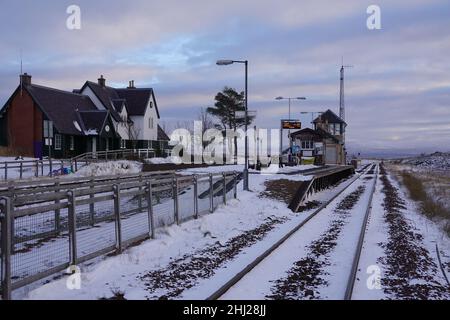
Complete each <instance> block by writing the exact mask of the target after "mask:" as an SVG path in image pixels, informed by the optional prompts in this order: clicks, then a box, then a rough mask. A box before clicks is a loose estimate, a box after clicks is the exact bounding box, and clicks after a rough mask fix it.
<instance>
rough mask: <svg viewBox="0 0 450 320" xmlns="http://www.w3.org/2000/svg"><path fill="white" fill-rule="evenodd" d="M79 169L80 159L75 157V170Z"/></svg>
mask: <svg viewBox="0 0 450 320" xmlns="http://www.w3.org/2000/svg"><path fill="white" fill-rule="evenodd" d="M76 171H78V160H77V158H75V172H76Z"/></svg>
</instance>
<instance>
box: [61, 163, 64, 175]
mask: <svg viewBox="0 0 450 320" xmlns="http://www.w3.org/2000/svg"><path fill="white" fill-rule="evenodd" d="M61 174H64V161H62V160H61Z"/></svg>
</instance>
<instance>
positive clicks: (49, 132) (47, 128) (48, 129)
mask: <svg viewBox="0 0 450 320" xmlns="http://www.w3.org/2000/svg"><path fill="white" fill-rule="evenodd" d="M44 138H53V121H50V120H44Z"/></svg>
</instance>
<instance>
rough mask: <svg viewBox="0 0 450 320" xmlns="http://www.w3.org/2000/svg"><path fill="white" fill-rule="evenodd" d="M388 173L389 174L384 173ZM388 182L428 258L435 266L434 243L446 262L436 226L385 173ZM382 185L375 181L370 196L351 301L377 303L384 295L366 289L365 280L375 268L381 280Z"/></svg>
mask: <svg viewBox="0 0 450 320" xmlns="http://www.w3.org/2000/svg"><path fill="white" fill-rule="evenodd" d="M388 173H389V172H388ZM389 180H390V181H391V183H392V184H393V185H394V186H395V187H396V188H398V190H399V195H400V196H401V198H402V199H404V200H405V203H406V210H403V211H402V214H404V215H405V216H406V218H407V220H408V222H409V223H410V224H412V225H413V226H414V228H415V229H416V230H417V232H418V233H420V234H421V235H422V236H423V240H422V243H423V245H424V246H425V248H426V249H427V250H428V251H429V252H430V255H431V256H432V257H433V259H434V260H435V262H436V265H439V264H438V261H437V255H436V247H435V246H436V243H437V244H438V246H439V250H440V251H441V254H442V256H441V258H442V260H443V261H442V262H443V263H446V262H447V263H449V262H450V239H449V238H448V237H447V235H446V234H445V233H444V232H443V231H442V230H441V229H440V227H439V225H438V224H436V223H435V222H433V221H431V220H430V219H428V218H427V217H426V216H424V215H423V214H421V213H420V212H419V211H420V210H419V208H418V205H417V203H415V202H414V201H412V200H411V199H409V197H408V195H407V192H406V190H405V189H404V188H403V187H402V186H401V185H399V183H398V181H396V180H395V179H392V177H391V176H390V174H389ZM382 189H383V185H382V183H381V181H379V180H378V182H377V186H376V190H375V193H374V196H373V202H372V211H371V215H370V219H369V225H368V228H367V232H366V234H365V238H364V247H363V251H362V254H361V258H360V262H359V271H358V274H357V280H356V282H355V287H354V291H353V299H362V300H379V299H386V298H387V296H386V294H385V293H384V292H383V290H382V289H377V288H374V287H371V288H369V286H368V285H367V281H368V280H369V282H370V279H371V278H372V279H374V276H375V273H376V272H377V269H378V270H379V271H381V274H380V277H383V273H384V272H385V271H384V268H383V264H381V263H379V260H380V258H381V257H383V256H384V255H385V253H384V250H383V248H382V247H381V246H380V244H381V243H382V242H386V241H387V236H388V226H387V225H386V223H385V220H384V207H383V201H384V197H385V194H384V193H383V192H382ZM439 276H441V277H440V282H441V283H443V284H445V280H444V279H443V276H442V275H441V273H440V270H439Z"/></svg>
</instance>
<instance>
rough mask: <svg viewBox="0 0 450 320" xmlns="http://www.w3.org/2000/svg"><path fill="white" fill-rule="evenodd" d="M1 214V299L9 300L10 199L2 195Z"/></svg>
mask: <svg viewBox="0 0 450 320" xmlns="http://www.w3.org/2000/svg"><path fill="white" fill-rule="evenodd" d="M1 201H2V202H3V205H2V207H3V208H2V215H1V216H0V220H2V223H1V226H2V230H1V235H2V237H1V239H0V240H1V245H2V248H1V249H2V251H1V254H2V255H3V257H2V260H1V261H2V263H3V266H2V267H1V268H0V269H1V270H2V271H3V274H0V281H1V282H2V291H3V292H2V298H3V300H11V242H12V241H11V237H12V230H11V224H12V223H11V203H10V199H9V198H7V197H2V199H1Z"/></svg>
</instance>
